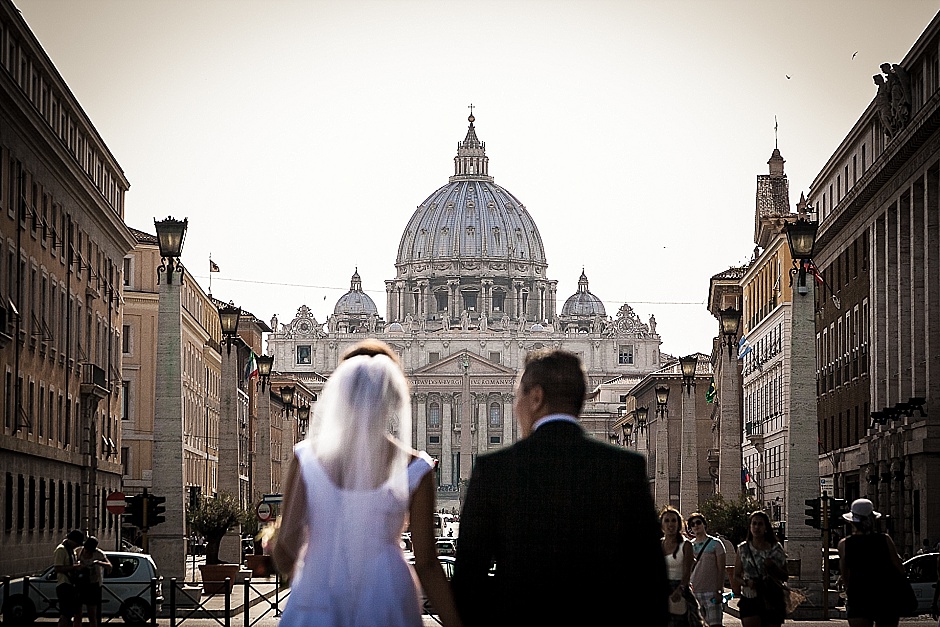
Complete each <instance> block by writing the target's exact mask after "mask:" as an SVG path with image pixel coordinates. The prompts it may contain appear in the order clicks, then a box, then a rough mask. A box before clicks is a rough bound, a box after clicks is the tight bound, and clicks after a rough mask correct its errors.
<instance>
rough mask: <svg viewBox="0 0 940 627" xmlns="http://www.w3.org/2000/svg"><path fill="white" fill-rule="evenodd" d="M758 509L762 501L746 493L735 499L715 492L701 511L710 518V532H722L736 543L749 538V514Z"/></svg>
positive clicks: (715, 533)
mask: <svg viewBox="0 0 940 627" xmlns="http://www.w3.org/2000/svg"><path fill="white" fill-rule="evenodd" d="M758 509H760V503H759V502H758V501H757V500H755V499H754V498H753V497H751V496H750V495H747V494H744V493H742V494H740V495H739V496H738V498H736V499H734V500H726V499H725V497H723V496H722V495H721V494H715V495H714V496H711V497H709V498H708V499H706V500H705V502H704V503H702V505H701V512H702V514H704V515H705V518H707V519H708V533H710V534H711V535H718V534H721V535H723V536H725V537H726V538H728V539H729V540H731V541H732V542H733V543H734V544H736V545H737V544H738V543H740V542H743V541H744V539H745V538H747V524H748V516H749V515H750V513H751V512H753V511H754V510H758Z"/></svg>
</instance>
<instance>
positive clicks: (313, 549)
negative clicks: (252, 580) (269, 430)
mask: <svg viewBox="0 0 940 627" xmlns="http://www.w3.org/2000/svg"><path fill="white" fill-rule="evenodd" d="M294 451H295V453H296V455H297V459H298V461H299V462H300V464H299V468H300V472H301V476H302V478H303V483H304V486H305V487H306V495H307V520H308V527H307V529H308V536H309V538H308V543H307V546H306V549H305V551H304V553H303V554H302V555H301V558H300V560H298V562H297V566H296V568H295V571H294V576H293V578H292V580H291V592H290V596H289V597H288V599H287V605H286V607H285V609H284V613H283V615H282V616H281V627H314V626H316V627H320V626H329V627H340V626H343V627H346V626H348V627H353V626H355V627H365V626H370V625H374V626H376V627H380V626H381V627H405V626H408V627H412V626H420V625H421V606H420V602H419V601H418V593H417V584H416V582H415V576H414V575H413V571H412V569H411V567H410V566H409V565H408V563H407V562H406V561H405V557H404V554H403V553H402V549H401V544H400V542H401V531H402V528H403V526H404V521H405V517H406V515H407V513H408V508H409V503H410V495H411V494H412V493H414V490H415V489H416V488H417V486H418V483H419V482H420V481H421V478H422V477H423V476H424V475H425V474H426V473H427V472H429V471H430V470H431V469H432V465H431V458H430V457H429V456H428V455H427V453H422V454H421V457H418V458H416V459H414V460H412V461H411V463H410V464H409V465H408V467H407V473H408V495H407V496H406V495H404V494H401V493H400V492H399V493H397V494H396V492H398V491H395V490H393V489H391V485H392V484H393V482H394V481H395V479H401V477H397V478H395V477H391V478H389V481H386V482H385V483H384V484H382V485H381V486H379V487H378V488H375V489H372V490H344V489H340V488H338V487H337V486H336V485H334V484H333V482H332V480H331V479H330V477H329V476H328V475H327V474H326V472H325V470H324V469H323V467H322V466H321V465H320V462H319V460H318V459H317V457H316V455H315V454H314V452H313V447H312V446H311V445H310V442H309V441H304V442H301V443H299V444H298V445H297V446H296V447H295V449H294ZM400 472H402V471H400Z"/></svg>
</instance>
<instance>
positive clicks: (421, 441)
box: [415, 394, 428, 451]
mask: <svg viewBox="0 0 940 627" xmlns="http://www.w3.org/2000/svg"><path fill="white" fill-rule="evenodd" d="M415 400H416V401H417V404H418V408H417V411H416V412H415V414H416V415H415V448H416V449H418V450H419V451H426V450H427V448H428V395H427V394H415Z"/></svg>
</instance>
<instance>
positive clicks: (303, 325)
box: [300, 322, 310, 331]
mask: <svg viewBox="0 0 940 627" xmlns="http://www.w3.org/2000/svg"><path fill="white" fill-rule="evenodd" d="M300 330H301V331H309V330H310V325H309V324H307V323H306V322H301V323H300Z"/></svg>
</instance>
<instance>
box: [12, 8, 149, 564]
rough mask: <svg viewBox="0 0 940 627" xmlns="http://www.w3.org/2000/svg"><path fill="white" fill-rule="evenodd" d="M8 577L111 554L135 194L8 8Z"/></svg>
mask: <svg viewBox="0 0 940 627" xmlns="http://www.w3.org/2000/svg"><path fill="white" fill-rule="evenodd" d="M0 101H2V104H0V235H2V237H0V364H2V371H3V386H2V390H3V397H2V413H3V418H2V427H0V450H2V454H0V474H2V479H0V481H2V489H0V507H2V532H0V545H2V546H3V550H2V551H0V572H2V573H3V574H6V575H16V574H22V573H34V572H37V571H39V570H41V569H42V568H44V567H45V566H47V565H48V564H49V561H50V559H51V556H52V551H53V549H54V548H55V546H56V545H57V544H58V543H59V542H60V541H61V539H62V538H63V537H64V536H65V534H66V532H67V531H68V530H69V529H72V528H81V529H84V530H86V531H87V532H89V533H93V534H95V535H96V536H98V537H99V538H100V539H101V543H102V546H107V547H111V546H114V543H115V542H116V535H117V533H118V532H119V519H118V518H117V517H115V516H112V515H110V514H108V513H107V510H106V509H105V500H106V497H107V495H108V494H109V493H111V492H115V491H119V490H120V489H121V477H122V466H121V458H120V448H121V430H120V415H121V402H120V399H121V397H120V392H121V386H120V381H121V350H120V348H121V345H122V336H121V319H122V313H123V311H122V310H123V304H122V301H121V281H122V259H123V258H124V256H125V255H126V254H127V253H128V251H130V250H131V249H132V248H133V246H134V238H133V236H132V234H131V233H130V231H129V230H128V229H127V227H126V226H125V225H124V219H123V218H124V194H125V192H126V191H127V189H128V186H129V184H128V181H127V179H126V178H125V176H124V172H123V171H122V169H121V167H120V165H119V164H118V163H117V161H116V160H115V158H114V156H113V155H112V154H111V152H110V151H109V150H108V147H107V146H106V145H105V143H104V140H103V139H102V138H101V137H100V136H99V135H98V132H97V131H96V130H95V128H94V126H93V125H92V123H91V121H90V120H89V118H88V116H87V115H86V114H85V112H84V111H83V110H82V108H81V106H80V105H79V103H78V101H77V100H76V99H75V97H74V96H73V95H72V93H71V92H70V91H69V89H68V86H67V85H66V83H65V81H64V80H63V79H62V77H61V76H60V75H59V73H58V72H57V71H56V68H55V66H54V65H53V64H52V61H51V60H50V59H49V57H48V56H47V55H46V53H45V52H44V51H43V49H42V47H41V46H40V44H39V42H38V41H37V40H36V38H35V37H34V36H33V34H32V33H31V32H30V30H29V27H28V26H27V24H26V22H25V21H24V20H23V18H22V16H21V15H20V13H19V11H18V10H17V9H16V7H15V6H14V5H13V3H12V2H9V1H8V0H2V1H0Z"/></svg>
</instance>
